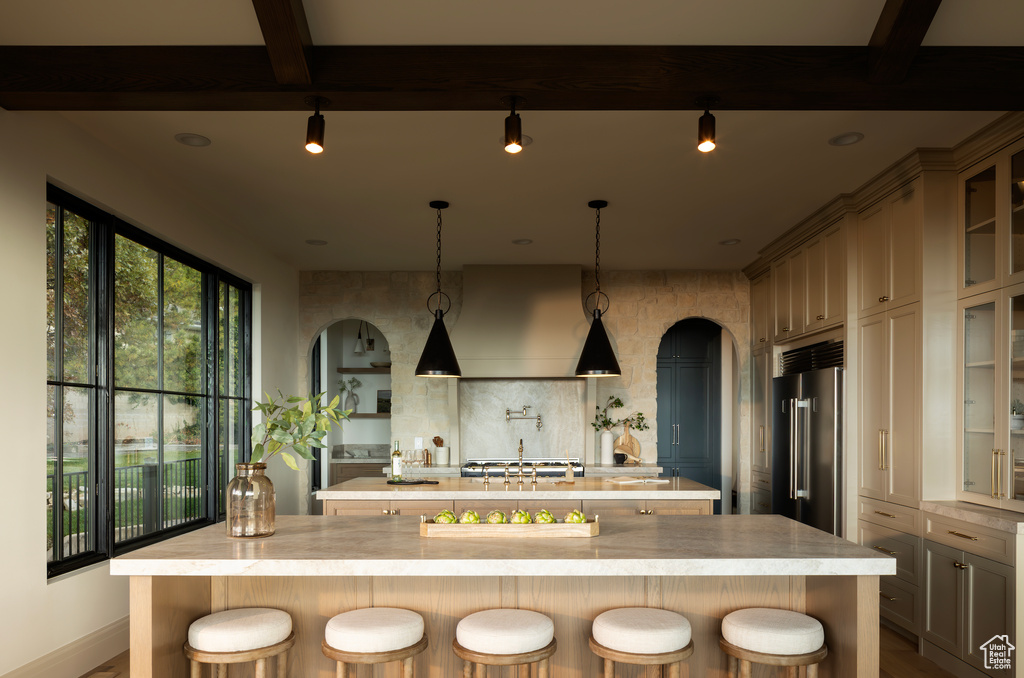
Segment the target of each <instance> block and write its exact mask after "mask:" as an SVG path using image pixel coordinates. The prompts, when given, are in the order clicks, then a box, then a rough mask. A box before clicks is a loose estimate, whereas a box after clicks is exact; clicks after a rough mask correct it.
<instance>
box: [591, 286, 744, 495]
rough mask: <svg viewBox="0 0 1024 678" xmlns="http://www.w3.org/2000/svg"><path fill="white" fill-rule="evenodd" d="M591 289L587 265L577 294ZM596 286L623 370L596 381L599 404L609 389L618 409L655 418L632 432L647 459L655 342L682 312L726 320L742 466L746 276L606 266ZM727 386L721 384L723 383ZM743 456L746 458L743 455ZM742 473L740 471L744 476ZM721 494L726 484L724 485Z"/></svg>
mask: <svg viewBox="0 0 1024 678" xmlns="http://www.w3.org/2000/svg"><path fill="white" fill-rule="evenodd" d="M593 291H594V276H593V273H592V272H587V273H584V275H583V284H582V295H583V297H584V298H586V296H587V295H588V294H590V293H591V292H593ZM601 291H602V292H604V293H605V294H607V295H608V298H609V300H610V307H609V309H608V313H607V314H605V315H604V316H602V319H603V321H604V323H605V328H606V329H607V330H608V334H609V335H610V337H611V340H612V345H613V347H614V348H615V354H616V356H617V357H618V359H619V366H620V367H621V368H622V376H621V377H608V378H604V379H598V380H597V403H598V404H599V405H603V404H604V403H605V402H606V401H607V400H608V396H610V395H616V396H618V397H620V398H621V399H622V402H623V404H624V405H625V407H624V409H622V410H617V412H618V413H619V416H620V417H621V416H625V415H626V414H628V413H629V412H632V411H640V412H643V413H644V416H645V417H647V418H648V419H650V420H651V421H652V426H651V428H650V429H649V430H647V431H641V432H639V433H636V434H635V437H636V439H637V440H639V441H640V445H641V454H642V456H643V459H644V461H650V462H654V461H657V458H658V453H657V443H658V439H657V431H656V430H655V427H654V426H653V422H654V421H656V420H657V416H658V400H657V385H658V378H657V364H658V347H659V345H660V344H661V339H662V337H663V336H664V335H665V333H666V332H667V331H668V330H669V328H670V327H672V326H673V325H675V324H676V323H677V322H679V321H680V320H683V319H685V318H707V319H708V320H713V321H714V322H716V323H718V324H719V325H721V326H722V327H724V328H725V329H726V330H728V332H729V333H730V334H731V335H732V337H733V339H734V348H735V351H736V358H737V363H738V365H737V367H738V369H739V374H740V393H739V403H738V404H737V405H736V407H735V412H736V413H738V414H739V421H738V422H737V425H738V426H739V434H740V438H739V440H740V455H739V459H740V468H739V469H734V474H735V472H736V471H741V472H742V471H743V469H744V468H746V469H747V470H748V471H749V463H750V461H749V460H750V442H749V437H750V282H749V281H748V280H747V278H746V276H745V275H743V273H741V272H739V271H607V272H603V273H602V275H601ZM727 386H728V385H726V384H723V387H727ZM744 460H745V461H744ZM747 475H749V473H746V475H741V476H740V477H743V478H745V477H747ZM722 495H723V497H727V496H728V489H727V488H723V492H722Z"/></svg>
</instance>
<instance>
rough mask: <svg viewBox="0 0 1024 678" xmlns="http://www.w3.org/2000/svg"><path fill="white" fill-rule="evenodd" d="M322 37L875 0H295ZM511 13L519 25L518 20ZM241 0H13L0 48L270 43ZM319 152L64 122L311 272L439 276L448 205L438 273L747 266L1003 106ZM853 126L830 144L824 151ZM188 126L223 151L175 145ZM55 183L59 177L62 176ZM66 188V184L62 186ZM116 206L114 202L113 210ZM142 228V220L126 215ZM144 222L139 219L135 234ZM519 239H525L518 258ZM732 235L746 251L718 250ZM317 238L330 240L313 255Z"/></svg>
mask: <svg viewBox="0 0 1024 678" xmlns="http://www.w3.org/2000/svg"><path fill="white" fill-rule="evenodd" d="M304 5H305V7H306V12H307V16H308V18H309V23H310V29H311V32H312V36H313V40H314V43H316V44H319V45H331V44H381V45H385V44H723V45H725V44H730V45H742V44H756V45H785V44H789V45H814V44H818V45H866V44H867V41H868V39H869V38H870V35H871V32H872V29H873V28H874V25H875V22H876V21H877V18H878V15H879V13H880V12H881V8H882V6H883V5H884V0H830V1H829V2H821V1H820V0H775V1H773V2H765V1H764V0H728V1H727V0H720V1H718V2H713V3H709V2H700V1H698V0H686V1H683V0H634V1H632V2H621V0H554V1H553V0H522V1H520V2H517V3H514V5H510V4H509V3H497V2H493V1H491V2H482V1H481V0H433V1H432V2H424V1H423V0H386V1H384V2H380V1H378V2H367V1H365V0H364V1H363V2H353V1H351V0H345V1H338V0H305V2H304ZM512 6H514V15H515V17H516V20H515V21H509V20H508V17H509V15H510V11H509V8H510V7H512ZM1022 23H1024V3H1020V2H1017V1H1016V0H971V1H970V2H966V1H965V0H946V1H945V2H943V3H942V5H941V6H940V8H939V11H938V14H937V15H936V17H935V21H934V22H933V25H932V28H931V30H930V31H929V34H928V36H927V38H926V39H925V44H926V45H941V44H945V45H971V44H974V45H1021V44H1022V34H1021V33H1020V31H1019V30H1017V28H1016V27H1019V26H1020V25H1022ZM260 43H262V37H261V34H260V30H259V25H258V24H257V22H256V19H255V15H254V13H253V10H252V5H251V3H250V2H249V1H248V0H230V1H229V0H176V1H175V2H166V1H165V0H96V2H90V3H83V2H81V1H80V0H7V2H6V3H4V5H3V8H2V9H0V44H7V45H33V44H35V45H45V44H68V45H71V44H79V45H82V44H136V45H145V44H180V45H201V44H260ZM324 113H325V117H326V124H327V130H326V139H325V147H326V151H325V152H324V153H323V154H322V155H321V156H319V157H315V156H311V155H309V154H308V153H306V152H305V151H304V150H303V148H302V142H303V139H304V135H305V124H306V116H307V115H308V114H306V113H296V112H245V113H227V112H69V113H65V114H64V115H65V117H66V118H67V119H68V120H70V121H71V122H72V123H74V124H76V125H78V126H80V127H82V128H83V129H84V130H86V131H87V132H89V133H91V134H93V135H95V136H96V137H98V138H99V139H100V140H101V141H103V142H105V143H107V144H109V145H110V146H112V147H114V148H115V149H117V150H118V151H119V152H121V153H122V154H124V155H125V156H126V157H127V158H128V159H129V160H131V161H133V162H136V163H138V164H139V165H140V166H143V167H155V168H156V169H157V170H158V171H159V172H160V173H162V174H163V175H166V176H167V177H168V178H170V179H171V180H172V181H174V182H175V183H178V184H181V185H182V186H183V187H185V188H186V190H191V191H194V193H195V195H196V196H198V197H202V198H203V199H205V200H208V201H211V202H212V203H213V204H214V205H217V206H218V207H219V209H220V210H221V211H222V213H223V214H226V215H230V216H231V218H233V219H235V220H236V224H237V226H238V227H239V228H240V229H244V232H245V233H246V234H247V235H248V236H249V237H253V238H256V239H259V240H263V241H264V242H266V243H267V244H268V246H273V247H274V248H279V249H280V252H281V255H282V256H283V257H284V258H285V259H287V260H288V261H290V262H291V263H293V264H294V265H296V266H298V267H299V268H301V269H306V270H308V269H362V270H374V269H378V270H380V269H384V270H387V269H431V268H433V265H434V245H435V232H434V214H433V212H432V210H430V208H429V207H428V206H427V203H428V202H429V201H430V200H434V199H443V200H448V201H450V202H451V204H452V207H451V209H449V210H448V211H447V212H446V213H445V228H444V254H443V256H444V260H443V265H444V268H446V269H458V268H460V267H461V266H462V265H464V264H497V263H524V264H525V263H578V264H582V265H584V266H587V267H590V266H592V265H593V226H594V220H593V218H594V213H593V211H592V210H590V209H589V208H587V206H586V203H587V201H588V200H591V199H595V198H601V199H605V200H607V201H608V202H609V207H608V208H607V209H606V210H604V211H603V213H602V256H601V260H602V266H603V267H606V268H609V269H657V268H694V269H711V268H717V269H738V268H741V267H742V266H744V265H746V264H748V263H750V262H751V261H752V260H753V259H755V258H756V256H757V250H758V249H760V248H762V247H764V246H765V245H766V244H767V243H768V242H770V241H771V240H772V239H774V238H775V237H777V236H778V235H779V234H781V233H782V232H784V231H785V230H786V229H788V228H790V227H791V226H793V225H794V224H795V223H796V222H797V221H799V220H800V219H802V218H804V217H806V216H807V215H808V214H810V213H811V212H812V211H813V210H815V209H816V208H818V207H820V206H821V205H822V204H824V203H825V202H827V201H828V200H830V199H831V198H833V197H835V196H836V195H837V194H839V193H843V192H850V191H853V190H855V189H856V188H858V187H859V186H861V185H862V184H863V183H865V182H866V181H868V180H869V179H870V178H871V177H872V176H874V175H875V174H877V173H878V172H879V171H881V170H883V169H884V168H885V167H886V166H887V165H889V164H890V163H892V162H894V161H896V160H898V159H899V158H901V157H902V156H904V155H906V154H907V153H908V152H910V151H911V150H912V149H914V148H915V147H949V146H952V145H955V144H956V143H958V142H959V141H961V140H963V139H964V138H965V137H967V136H968V135H969V134H971V133H972V132H974V131H976V130H977V129H978V128H980V127H982V126H983V125H985V124H987V123H988V122H990V121H991V120H994V119H995V118H996V117H998V115H999V114H1000V113H1001V112H980V113H979V112H842V111H839V112H834V111H833V112H815V111H803V112H784V111H782V112H780V111H769V112H749V111H721V112H717V113H716V117H717V119H718V140H719V148H718V149H717V150H716V151H715V152H714V153H712V154H709V155H704V154H701V153H698V152H697V151H696V149H695V148H694V146H695V137H696V128H697V117H698V115H699V114H697V113H694V112H693V111H676V112H664V111H639V112H636V111H586V112H557V111H533V112H531V111H530V110H529V102H527V104H526V106H524V107H523V108H522V110H521V114H522V120H523V131H524V133H525V134H527V135H530V136H532V137H533V138H534V140H535V141H534V144H533V145H531V146H528V147H527V148H526V149H525V150H524V151H523V153H521V154H520V155H519V156H510V155H508V154H506V153H504V152H503V151H502V149H501V144H500V142H499V140H500V137H501V135H502V129H503V127H502V125H503V118H504V115H505V114H504V113H503V112H501V111H482V112H472V111H471V112H415V113H410V112H383V113H381V112H377V113H361V112H336V111H335V112H332V111H330V110H329V109H327V110H325V111H324ZM848 131H859V132H862V133H864V135H865V139H864V141H863V142H861V143H860V144H857V145H855V146H849V147H843V148H837V147H832V146H829V145H828V144H827V143H826V142H827V140H828V139H829V138H830V137H832V136H834V135H837V134H840V133H843V132H848ZM179 132H193V133H197V134H202V135H205V136H207V137H209V138H211V139H212V140H213V144H212V145H211V146H209V147H206V148H191V147H185V146H182V145H180V144H177V143H176V142H175V141H174V139H173V137H174V135H175V134H177V133H179ZM58 179H59V178H58ZM72 188H73V187H72ZM110 207H113V208H116V207H117V206H116V205H113V206H110ZM125 216H127V217H128V218H131V216H132V215H125ZM141 225H142V226H143V227H144V226H145V224H141ZM516 238H531V239H533V241H534V242H533V244H532V245H528V246H516V245H513V244H511V241H512V240H513V239H516ZM725 238H740V239H741V240H742V243H741V244H740V245H737V246H734V247H723V246H720V245H718V244H717V243H718V242H719V241H720V240H723V239H725ZM307 239H323V240H327V241H328V243H329V244H328V245H327V246H323V247H311V246H309V245H306V244H305V241H306V240H307Z"/></svg>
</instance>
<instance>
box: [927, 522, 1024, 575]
mask: <svg viewBox="0 0 1024 678" xmlns="http://www.w3.org/2000/svg"><path fill="white" fill-rule="evenodd" d="M924 536H925V538H926V539H931V540H932V541H937V542H939V543H940V544H945V545H946V546H951V547H953V548H955V549H961V550H963V551H966V552H967V553H973V554H974V555H977V556H983V557H985V558H990V559H992V560H995V561H996V562H999V563H1005V564H1006V565H1013V548H1014V543H1013V539H1014V536H1013V535H1012V534H1010V533H1008V532H1000V531H999V530H993V529H992V528H990V527H983V526H981V525H975V524H973V523H967V522H964V521H962V520H957V519H955V518H947V517H946V516H940V515H936V514H934V513H926V514H925V533H924Z"/></svg>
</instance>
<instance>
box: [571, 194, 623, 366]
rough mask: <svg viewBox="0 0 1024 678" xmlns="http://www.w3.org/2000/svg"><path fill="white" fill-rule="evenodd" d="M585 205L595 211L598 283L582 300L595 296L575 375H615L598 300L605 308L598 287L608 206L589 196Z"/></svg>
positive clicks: (602, 295) (595, 261) (605, 295)
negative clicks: (603, 213) (604, 215)
mask: <svg viewBox="0 0 1024 678" xmlns="http://www.w3.org/2000/svg"><path fill="white" fill-rule="evenodd" d="M587 206H588V207H590V208H591V209H594V210H596V211H597V225H596V228H595V233H596V238H595V239H596V247H595V252H596V254H595V257H594V278H595V281H596V283H597V287H596V289H595V290H594V291H593V292H591V293H590V295H589V296H588V297H587V300H586V302H585V303H584V308H586V307H587V304H588V303H589V302H590V300H591V299H593V300H594V311H593V314H594V320H593V322H591V323H590V332H589V333H588V334H587V341H586V342H585V343H584V344H583V353H581V354H580V361H579V363H577V364H576V376H577V377H617V376H619V375H620V374H622V370H620V369H619V361H618V360H616V359H615V351H613V350H612V343H611V341H609V339H608V332H606V331H605V329H604V323H603V322H601V313H602V311H601V305H602V304H601V300H602V298H603V299H604V310H605V311H607V310H608V305H609V299H608V295H607V294H605V293H604V292H602V291H601V208H603V207H607V206H608V203H607V201H605V200H591V201H590V202H588V203H587Z"/></svg>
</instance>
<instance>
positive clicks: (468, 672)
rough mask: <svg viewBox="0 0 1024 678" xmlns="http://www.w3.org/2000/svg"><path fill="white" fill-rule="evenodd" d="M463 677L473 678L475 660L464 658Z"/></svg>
mask: <svg viewBox="0 0 1024 678" xmlns="http://www.w3.org/2000/svg"><path fill="white" fill-rule="evenodd" d="M462 678H473V662H471V661H469V660H468V659H464V660H462Z"/></svg>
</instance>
